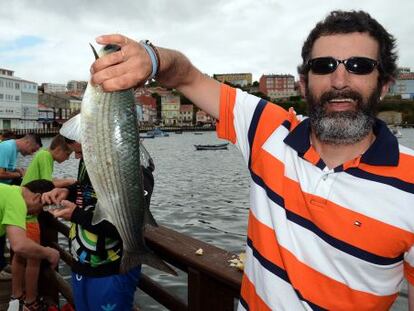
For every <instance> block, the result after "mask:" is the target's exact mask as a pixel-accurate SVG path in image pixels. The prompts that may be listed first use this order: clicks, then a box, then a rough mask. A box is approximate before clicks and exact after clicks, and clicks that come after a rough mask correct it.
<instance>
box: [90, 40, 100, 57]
mask: <svg viewBox="0 0 414 311" xmlns="http://www.w3.org/2000/svg"><path fill="white" fill-rule="evenodd" d="M89 45H90V46H91V48H92V52H93V55H94V56H95V60H97V59H98V58H99V55H98V53H97V52H96V50H95V48H94V46H93V45H92V44H90V43H89Z"/></svg>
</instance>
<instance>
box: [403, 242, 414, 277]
mask: <svg viewBox="0 0 414 311" xmlns="http://www.w3.org/2000/svg"><path fill="white" fill-rule="evenodd" d="M404 275H405V278H406V279H407V281H408V282H409V283H410V284H411V285H414V246H412V247H411V248H410V249H409V250H408V252H407V253H406V254H405V256H404Z"/></svg>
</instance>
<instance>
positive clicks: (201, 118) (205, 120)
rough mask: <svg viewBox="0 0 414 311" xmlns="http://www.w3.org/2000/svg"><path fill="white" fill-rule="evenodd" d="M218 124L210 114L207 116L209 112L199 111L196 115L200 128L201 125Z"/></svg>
mask: <svg viewBox="0 0 414 311" xmlns="http://www.w3.org/2000/svg"><path fill="white" fill-rule="evenodd" d="M215 123H216V120H215V119H214V118H213V117H212V116H210V115H209V114H207V112H205V111H203V110H199V111H197V113H196V124H197V125H198V126H200V125H206V124H209V125H214V124H215Z"/></svg>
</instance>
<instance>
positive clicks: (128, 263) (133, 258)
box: [120, 250, 177, 276]
mask: <svg viewBox="0 0 414 311" xmlns="http://www.w3.org/2000/svg"><path fill="white" fill-rule="evenodd" d="M141 264H145V265H148V266H150V267H153V268H154V269H157V270H161V271H164V272H166V273H169V274H172V275H175V276H176V275H177V272H175V270H174V269H173V268H171V267H170V266H169V265H167V264H166V263H165V262H164V261H163V260H162V259H161V258H160V257H158V256H157V255H155V254H154V253H153V252H151V251H147V252H145V253H144V254H142V253H138V252H129V251H127V250H124V251H123V254H122V259H121V267H120V271H121V273H126V272H128V271H129V270H130V269H132V268H135V267H137V266H139V265H141Z"/></svg>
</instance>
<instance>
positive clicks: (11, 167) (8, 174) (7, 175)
mask: <svg viewBox="0 0 414 311" xmlns="http://www.w3.org/2000/svg"><path fill="white" fill-rule="evenodd" d="M6 137H7V136H6ZM40 147H42V140H41V139H40V137H39V136H38V135H36V134H27V135H25V136H23V137H21V138H18V139H14V138H11V139H6V140H4V141H2V142H1V143H0V184H9V185H20V184H21V182H22V178H23V176H24V173H25V170H24V169H23V168H19V167H17V156H18V154H19V153H20V154H21V155H22V156H28V155H32V154H34V153H35V152H36V151H37V150H39V148H40ZM5 245H6V235H2V236H0V279H2V280H10V279H11V274H10V273H9V272H7V271H6V269H5V268H7V266H8V265H7V263H6V258H5V257H4V247H5Z"/></svg>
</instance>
